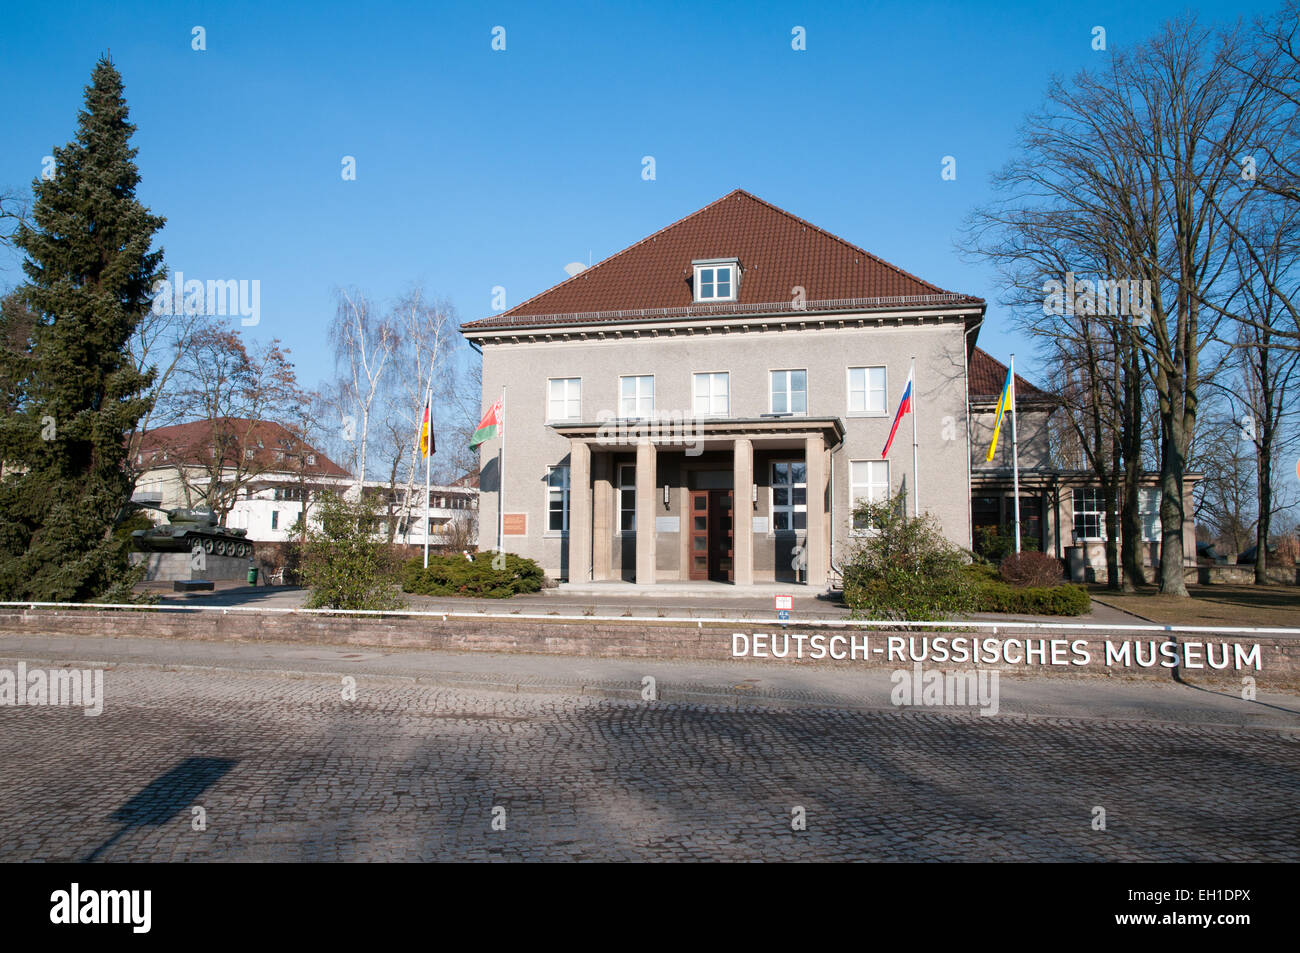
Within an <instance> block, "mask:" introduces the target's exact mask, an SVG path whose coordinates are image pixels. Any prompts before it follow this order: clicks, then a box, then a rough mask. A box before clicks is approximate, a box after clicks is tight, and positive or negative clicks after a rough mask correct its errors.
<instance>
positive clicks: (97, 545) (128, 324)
mask: <svg viewBox="0 0 1300 953" xmlns="http://www.w3.org/2000/svg"><path fill="white" fill-rule="evenodd" d="M134 131H135V127H134V126H133V125H131V123H130V122H129V121H128V115H127V106H126V101H125V99H124V98H123V95H122V77H121V75H120V74H119V73H118V71H117V69H116V68H114V66H113V64H112V62H111V61H110V60H109V59H107V58H103V59H101V60H100V61H99V63H98V64H97V65H96V66H95V71H94V73H93V74H92V77H91V83H90V85H89V86H88V87H86V100H85V108H84V109H83V110H82V112H81V114H80V116H79V121H78V127H77V134H76V138H75V139H74V140H73V141H72V142H70V143H68V145H67V146H65V147H63V148H61V149H59V148H56V149H55V150H54V158H55V175H54V177H53V178H52V179H50V180H48V181H46V180H43V179H39V178H38V179H37V180H36V182H35V183H34V185H33V189H34V192H35V202H34V205H33V208H32V223H31V224H30V225H28V224H23V225H22V226H20V227H19V229H18V231H17V234H16V235H15V244H16V245H17V246H18V247H19V248H21V249H22V250H23V251H24V253H25V255H26V258H25V260H24V262H23V268H24V270H25V272H26V275H27V279H28V280H27V282H26V283H25V284H24V285H21V286H20V287H19V289H18V291H19V292H20V293H21V294H22V296H23V298H24V299H25V301H26V304H27V306H28V307H29V308H30V311H31V312H32V313H33V314H34V315H35V319H36V320H35V326H34V327H33V328H32V330H31V333H30V337H29V340H28V344H27V346H26V347H21V346H20V347H12V346H11V347H7V348H3V349H0V380H4V381H6V382H7V383H8V384H9V386H10V387H11V388H12V389H13V390H14V392H15V393H14V394H13V395H12V396H11V401H14V402H15V403H16V407H13V405H12V404H11V408H9V409H10V412H8V413H6V414H5V416H4V420H3V422H2V423H0V460H2V461H3V466H4V471H3V478H2V479H0V597H3V598H5V599H20V600H26V599H31V600H55V601H87V600H92V599H104V600H108V601H116V600H123V599H127V598H129V597H130V588H131V584H132V582H133V581H134V580H135V579H136V578H138V574H137V573H135V572H132V570H131V568H130V565H129V558H128V552H129V538H124V535H125V534H123V533H121V532H116V533H115V532H114V531H115V530H116V529H117V528H118V527H119V524H120V523H121V522H122V521H123V520H124V519H126V518H127V517H128V516H129V515H130V508H129V506H128V501H129V500H130V496H131V491H132V477H131V475H130V472H129V469H128V466H127V463H128V461H127V459H126V455H127V444H126V437H127V433H128V432H129V431H130V430H131V429H132V428H133V427H134V426H135V424H136V422H137V421H138V420H139V419H140V417H141V416H142V415H143V414H144V413H145V412H146V410H147V409H148V406H149V401H148V399H147V398H145V397H144V396H143V394H144V393H145V391H146V389H147V388H148V386H149V383H150V379H151V377H152V372H150V373H149V374H141V373H139V372H138V371H137V369H136V367H135V364H134V362H133V361H132V359H131V356H130V354H129V353H128V350H127V347H128V342H129V341H130V339H131V335H132V333H133V331H134V330H135V328H136V326H137V324H138V323H139V322H140V320H141V318H142V317H143V316H144V315H145V313H146V312H147V309H148V308H149V307H150V304H151V297H152V294H151V292H152V288H153V286H154V283H155V281H157V280H158V279H159V278H161V277H162V273H163V267H162V261H163V256H162V251H161V250H158V251H151V250H150V247H151V245H152V243H153V236H154V233H155V232H157V231H158V230H159V229H160V228H162V226H163V223H164V221H165V220H164V219H162V218H160V217H159V216H156V215H152V214H150V212H149V210H148V209H147V208H145V207H144V206H143V205H141V204H140V203H139V202H138V201H137V200H136V197H135V189H136V185H137V184H138V183H139V181H140V175H139V172H138V171H137V169H136V165H135V161H134V159H135V154H136V150H135V149H134V148H132V147H131V145H130V138H131V134H132V133H133V132H134Z"/></svg>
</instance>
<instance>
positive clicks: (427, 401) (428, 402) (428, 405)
mask: <svg viewBox="0 0 1300 953" xmlns="http://www.w3.org/2000/svg"><path fill="white" fill-rule="evenodd" d="M424 412H425V413H426V414H428V415H429V419H428V421H427V423H425V422H422V423H421V424H420V427H421V429H423V428H424V427H426V426H427V427H428V428H429V429H428V432H427V433H424V434H423V437H424V441H423V443H424V446H423V447H422V448H421V449H422V450H423V451H424V568H425V569H428V568H429V457H430V456H431V454H430V453H429V449H430V448H429V445H430V443H432V442H433V385H432V384H430V385H429V390H428V391H426V392H425V395H424Z"/></svg>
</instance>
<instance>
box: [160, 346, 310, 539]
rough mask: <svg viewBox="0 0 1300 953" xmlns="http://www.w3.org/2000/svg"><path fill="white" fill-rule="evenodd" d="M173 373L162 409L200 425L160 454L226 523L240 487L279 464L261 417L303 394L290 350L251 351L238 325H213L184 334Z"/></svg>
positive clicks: (193, 495)
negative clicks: (266, 440)
mask: <svg viewBox="0 0 1300 953" xmlns="http://www.w3.org/2000/svg"><path fill="white" fill-rule="evenodd" d="M174 377H175V386H174V387H173V388H172V389H171V390H170V391H169V392H167V393H165V394H164V395H163V399H164V400H165V401H166V402H167V404H168V405H169V406H168V407H167V408H166V410H165V411H164V414H166V415H167V416H168V418H169V419H173V420H179V421H184V422H189V423H194V424H196V425H197V426H196V427H194V428H187V429H185V430H182V431H180V434H182V436H179V437H177V438H176V440H174V441H171V442H170V443H165V444H163V445H162V446H161V448H160V451H159V452H161V453H162V454H163V459H164V460H166V461H167V462H173V463H175V465H176V469H177V473H178V474H179V478H180V480H181V485H182V489H183V490H184V492H185V496H186V501H187V503H188V504H189V505H190V506H194V505H195V504H196V503H202V504H203V505H205V506H207V507H208V508H209V509H211V510H212V511H213V512H214V513H217V514H218V516H219V518H220V520H221V522H222V524H223V525H224V523H225V520H226V516H227V515H228V514H229V512H230V510H231V508H232V507H233V506H234V504H235V500H236V499H237V497H238V494H239V492H240V491H241V490H242V489H243V488H244V487H245V486H247V485H248V484H249V483H250V482H251V481H252V480H254V479H255V478H256V477H258V476H260V475H261V474H262V473H264V472H265V471H266V470H267V469H268V468H269V467H270V466H271V465H272V464H273V463H274V462H275V458H274V452H275V448H273V447H266V446H264V445H263V444H264V442H265V438H264V437H263V436H262V435H263V433H265V428H264V427H263V421H265V420H268V419H274V418H275V417H278V416H281V415H283V414H284V413H285V412H286V410H288V409H289V408H291V407H293V406H295V405H296V403H297V402H298V401H299V400H300V396H299V391H298V382H297V377H296V375H295V373H294V369H293V364H292V363H291V361H290V360H289V352H288V351H287V350H285V349H284V348H282V347H281V346H280V343H279V342H278V341H271V342H270V343H269V344H265V345H260V346H257V347H255V348H253V349H249V348H248V347H247V346H246V345H245V344H244V342H243V340H242V339H241V337H240V335H239V332H238V331H235V330H233V329H231V328H227V327H223V326H220V325H217V324H207V325H203V326H201V327H200V328H199V329H197V330H196V331H194V332H193V333H191V334H190V336H189V337H188V338H187V339H186V342H185V345H184V347H183V348H182V358H181V360H180V362H179V363H178V365H177V367H176V369H175V371H174ZM156 462H158V461H155V460H153V459H152V458H151V459H150V460H148V461H145V462H144V463H145V465H149V464H156Z"/></svg>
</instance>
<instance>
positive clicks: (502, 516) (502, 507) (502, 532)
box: [497, 384, 506, 555]
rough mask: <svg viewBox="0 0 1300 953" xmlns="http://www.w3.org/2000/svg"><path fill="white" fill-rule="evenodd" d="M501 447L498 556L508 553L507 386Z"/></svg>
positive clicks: (501, 413) (498, 494) (503, 397)
mask: <svg viewBox="0 0 1300 953" xmlns="http://www.w3.org/2000/svg"><path fill="white" fill-rule="evenodd" d="M499 419H500V421H501V424H500V427H501V447H500V449H499V450H498V451H497V452H498V453H499V454H500V457H499V459H498V460H497V482H498V483H499V484H500V486H499V488H498V490H497V555H501V554H502V553H504V552H505V551H506V385H505V384H502V385H501V412H500V415H499Z"/></svg>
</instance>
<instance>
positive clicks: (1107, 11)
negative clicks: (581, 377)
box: [0, 0, 1271, 384]
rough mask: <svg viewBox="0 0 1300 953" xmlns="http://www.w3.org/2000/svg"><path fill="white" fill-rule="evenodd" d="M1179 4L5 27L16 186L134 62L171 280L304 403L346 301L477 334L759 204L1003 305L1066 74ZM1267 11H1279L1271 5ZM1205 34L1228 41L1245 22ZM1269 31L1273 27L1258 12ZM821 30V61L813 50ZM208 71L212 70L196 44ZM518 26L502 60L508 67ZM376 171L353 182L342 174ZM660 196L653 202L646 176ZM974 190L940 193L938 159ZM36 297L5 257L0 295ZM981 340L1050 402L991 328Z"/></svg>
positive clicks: (14, 10) (674, 8)
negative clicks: (590, 264)
mask: <svg viewBox="0 0 1300 953" xmlns="http://www.w3.org/2000/svg"><path fill="white" fill-rule="evenodd" d="M1186 8H1187V6H1186V4H1184V3H1176V2H1158V0H1157V2H1144V3H1141V4H1135V3H1132V2H1119V3H1115V2H1099V3H1088V4H1081V3H1080V4H1062V3H1050V2H1049V3H1016V2H1011V3H916V2H901V3H872V4H870V5H868V4H862V3H846V4H748V3H729V2H720V3H715V4H712V5H709V6H704V5H701V4H687V3H663V2H658V3H617V4H579V3H570V4H540V3H521V4H471V3H465V4H439V3H412V4H401V3H393V4H373V5H372V4H367V3H316V2H313V3H310V4H291V3H283V4H281V3H265V2H262V3H230V4H208V3H170V4H169V3H140V4H135V3H128V2H116V3H97V4H68V3H60V4H37V3H28V4H22V5H18V4H11V5H9V6H8V7H7V9H6V11H5V13H4V14H3V23H4V28H3V31H2V33H0V112H2V113H3V115H4V117H5V119H4V126H5V148H4V150H3V154H0V187H17V188H23V189H26V188H27V187H28V186H29V184H30V182H31V180H32V178H33V177H34V176H36V175H38V174H39V172H40V168H41V160H42V158H43V157H44V156H45V155H47V154H49V153H50V151H51V147H52V146H53V145H55V144H62V143H64V142H66V141H67V140H68V139H69V138H71V136H72V134H73V131H74V127H75V122H76V115H77V111H78V109H79V108H80V106H81V102H82V90H83V87H84V85H85V84H86V82H87V81H88V79H89V76H90V72H91V69H92V68H93V66H94V63H95V60H96V58H97V57H98V56H99V55H100V54H101V53H103V52H105V51H107V50H111V52H112V56H113V60H114V61H115V63H116V64H117V65H118V67H119V69H120V70H121V72H122V74H123V78H124V81H125V83H126V93H127V99H128V102H129V104H130V108H131V114H132V119H133V121H134V122H135V123H136V124H137V125H138V127H139V131H138V132H137V134H136V138H135V144H136V145H137V146H138V148H139V157H138V162H139V164H140V168H141V173H142V175H143V182H142V184H141V188H140V193H139V194H140V197H141V198H142V200H143V201H144V202H145V203H146V204H148V205H149V206H150V207H151V208H152V209H153V210H154V211H155V212H156V213H158V214H161V215H165V216H166V217H167V219H168V223H167V227H166V229H165V231H164V232H163V234H162V238H161V244H162V245H163V246H164V247H165V249H166V252H167V262H168V265H169V268H170V269H171V270H173V271H174V270H180V271H183V272H185V274H186V276H187V277H198V278H202V279H208V278H236V279H258V280H260V282H261V312H262V315H261V323H260V325H259V326H258V327H256V328H250V329H246V330H245V333H246V334H248V335H250V336H253V337H258V338H265V339H269V338H271V337H278V338H280V339H281V340H282V341H283V342H285V343H286V344H287V345H288V346H289V347H290V348H291V350H292V352H293V355H294V358H295V360H296V362H297V364H298V368H299V376H300V379H301V380H302V381H303V382H304V383H307V384H315V383H317V382H318V381H320V380H321V379H322V378H324V377H327V376H330V375H331V373H332V368H333V359H332V356H331V354H330V351H329V348H328V344H327V341H326V336H325V333H324V331H325V328H326V326H327V324H328V321H329V319H330V317H331V316H332V314H333V309H334V304H333V289H334V288H335V287H336V286H339V285H346V286H356V287H360V288H362V289H364V290H365V291H367V292H368V293H369V294H371V295H372V296H374V297H375V298H377V299H379V300H381V301H388V300H392V299H394V298H396V297H397V296H398V295H399V294H400V293H401V292H403V291H404V290H406V289H407V288H408V287H409V286H410V285H411V284H413V283H420V284H422V285H423V286H424V287H425V289H426V290H427V291H429V292H430V293H433V294H437V295H442V296H446V297H448V298H450V299H451V300H452V302H453V303H454V304H455V305H456V307H457V309H458V311H459V313H460V316H461V318H462V320H470V319H473V318H479V317H484V316H487V315H489V314H491V313H492V307H491V294H492V288H493V287H494V286H496V285H501V286H504V287H505V289H506V295H507V303H508V304H509V305H513V304H517V303H518V302H520V301H522V300H524V299H525V298H527V297H529V296H531V295H533V294H535V293H537V292H539V291H541V290H543V289H545V288H547V287H549V286H550V285H552V284H554V283H556V282H557V281H560V280H562V279H563V278H564V277H565V274H564V272H563V270H562V269H563V266H564V265H565V264H566V263H568V262H571V261H574V260H580V261H583V262H585V261H586V260H587V258H588V254H590V256H591V258H592V260H593V261H597V260H599V259H601V258H603V257H606V256H608V255H609V254H612V253H613V252H615V251H617V250H619V249H620V248H623V247H625V246H626V245H628V244H631V243H632V242H634V241H636V240H638V239H640V238H642V237H644V236H645V235H647V234H649V233H650V232H652V231H654V230H656V229H658V228H661V227H662V226H664V225H666V224H668V223H670V222H672V221H674V220H676V219H678V218H680V217H681V216H683V215H685V214H688V213H689V212H691V211H694V210H695V209H697V208H699V207H701V206H703V205H705V204H707V203H708V202H711V201H713V200H714V199H716V198H718V197H719V196H721V195H723V194H725V193H726V192H728V191H730V190H731V189H733V188H744V189H747V190H749V191H750V192H753V193H754V194H756V195H758V196H760V197H762V198H764V199H767V200H768V201H770V202H773V203H774V204H776V205H779V206H781V207H783V208H785V209H787V210H789V211H791V212H793V213H794V214H796V215H799V216H802V217H803V218H806V219H809V220H810V221H812V222H814V223H816V224H817V225H820V226H821V227H823V228H826V229H828V230H829V231H831V232H834V233H836V234H838V235H841V236H842V237H844V238H845V239H847V240H849V241H851V242H854V243H856V244H859V245H861V246H863V247H865V248H867V249H869V250H870V251H872V252H874V253H875V254H877V255H880V256H881V257H883V258H885V259H886V260H889V261H892V262H894V263H895V264H897V265H899V266H901V267H903V268H905V269H907V270H909V271H911V272H914V273H916V274H918V275H920V276H921V277H923V278H925V279H927V280H929V281H932V282H934V283H936V284H938V285H941V286H943V287H946V288H949V289H951V290H954V291H962V292H968V293H972V294H978V295H981V296H983V297H985V298H988V299H989V300H990V302H995V301H996V299H997V298H998V296H999V287H998V282H997V276H996V274H995V273H994V272H993V270H992V269H991V268H989V267H988V266H986V265H983V264H980V263H976V262H969V261H965V260H963V258H962V257H961V256H959V255H958V254H957V252H956V250H955V242H956V241H957V239H958V237H959V227H960V225H961V222H962V220H963V219H964V217H965V216H966V215H967V214H968V212H969V211H970V209H971V208H973V207H974V206H976V205H978V204H980V203H981V202H983V201H985V200H986V199H987V197H988V194H989V193H988V179H989V175H990V173H991V172H993V171H994V170H995V169H997V168H998V167H999V166H1000V165H1002V164H1003V163H1004V162H1006V161H1008V160H1009V159H1010V158H1011V157H1012V152H1011V150H1012V146H1013V143H1014V135H1015V130H1016V126H1017V124H1018V122H1019V121H1020V119H1021V118H1022V117H1023V115H1024V114H1025V113H1026V112H1027V111H1028V110H1030V109H1032V108H1033V107H1034V106H1035V105H1037V104H1038V103H1039V101H1040V99H1041V96H1042V93H1043V90H1044V89H1045V87H1046V83H1047V80H1048V78H1049V76H1050V75H1051V74H1052V73H1053V72H1054V71H1055V72H1060V73H1066V74H1069V73H1072V72H1074V71H1076V70H1078V69H1080V68H1083V67H1086V66H1089V65H1096V64H1097V63H1099V62H1100V61H1101V58H1102V57H1106V56H1108V55H1109V53H1100V52H1094V51H1093V50H1092V49H1091V40H1092V28H1093V27H1094V26H1098V25H1100V26H1103V27H1105V29H1106V31H1107V44H1108V46H1109V47H1110V49H1111V50H1113V49H1116V48H1117V47H1120V46H1123V45H1125V44H1129V43H1133V42H1137V41H1140V40H1141V39H1143V38H1144V37H1146V36H1148V35H1149V34H1151V33H1152V32H1154V31H1155V30H1156V29H1157V28H1158V27H1159V25H1160V23H1161V21H1163V20H1165V19H1167V18H1169V17H1171V16H1174V15H1177V14H1178V13H1180V12H1182V11H1183V10H1185V9H1186ZM1270 8H1271V5H1270ZM1195 9H1197V11H1198V12H1199V13H1200V15H1201V16H1202V18H1203V19H1204V20H1206V21H1211V22H1216V21H1226V20H1228V19H1231V18H1235V17H1237V16H1238V15H1240V14H1241V13H1242V8H1241V7H1240V6H1237V5H1230V4H1227V3H1204V4H1200V5H1198V6H1197V7H1196V8H1195ZM1256 12H1263V10H1252V11H1249V13H1251V14H1253V13H1256ZM796 25H798V26H802V27H804V28H805V30H806V36H807V49H806V50H804V51H800V52H796V51H794V50H792V49H791V31H792V29H793V28H794V27H795V26H796ZM194 26H202V27H203V28H204V30H205V31H206V45H207V49H206V50H205V51H203V52H196V51H194V50H192V49H191V37H192V28H193V27H194ZM495 26H503V27H505V30H506V50H505V51H504V52H496V51H493V50H492V48H491V41H492V29H493V27H495ZM345 155H350V156H355V158H356V172H357V175H356V180H355V181H344V180H343V178H342V176H341V175H340V171H341V168H342V166H341V161H342V157H343V156H345ZM646 155H650V156H653V157H654V158H655V163H656V179H655V180H654V181H644V180H643V179H642V177H641V169H642V164H641V159H642V156H646ZM946 155H951V156H954V157H955V158H956V160H957V178H956V180H955V181H943V180H941V178H940V164H941V160H942V158H943V157H944V156H946ZM20 280H21V274H20V271H19V268H18V266H17V261H16V259H15V258H13V257H12V256H11V257H9V258H5V259H0V285H3V286H8V285H12V284H14V283H17V282H18V281H20ZM989 317H990V321H989V324H988V326H987V327H986V329H985V330H984V331H983V332H981V336H980V343H981V345H982V346H983V347H984V348H985V349H987V350H989V351H991V352H992V353H993V354H994V355H995V356H997V357H999V358H1001V359H1003V360H1005V359H1006V357H1007V355H1008V354H1009V353H1011V352H1012V351H1016V352H1017V364H1018V367H1019V368H1020V369H1021V370H1022V371H1023V372H1024V373H1026V374H1027V375H1028V376H1030V377H1031V378H1034V377H1035V376H1036V375H1035V372H1036V370H1037V364H1036V362H1034V361H1033V359H1032V355H1031V353H1030V348H1029V347H1028V346H1027V345H1026V343H1025V342H1024V341H1019V342H1017V340H1016V338H1015V335H1014V334H1011V333H1008V331H1007V330H1006V325H1005V321H1004V317H1003V311H1002V309H1000V308H999V307H998V306H997V305H996V304H992V305H991V307H990V311H989Z"/></svg>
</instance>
